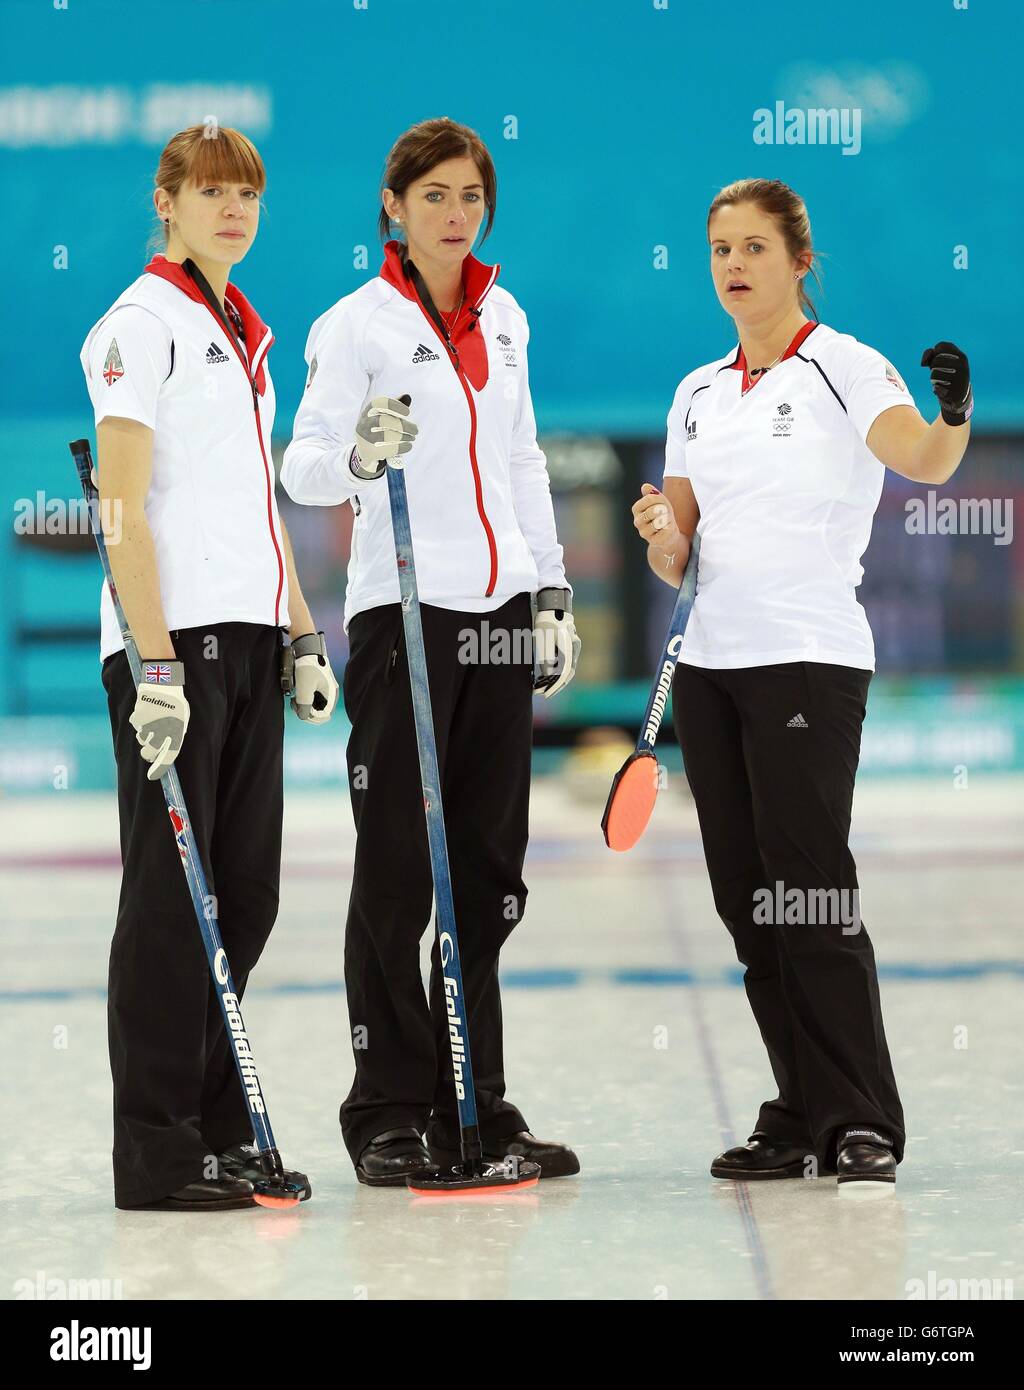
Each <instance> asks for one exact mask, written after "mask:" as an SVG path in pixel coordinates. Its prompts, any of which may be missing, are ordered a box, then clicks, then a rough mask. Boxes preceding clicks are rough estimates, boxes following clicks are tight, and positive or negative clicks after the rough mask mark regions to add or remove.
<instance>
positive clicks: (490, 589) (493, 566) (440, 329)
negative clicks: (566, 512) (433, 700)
mask: <svg viewBox="0 0 1024 1390" xmlns="http://www.w3.org/2000/svg"><path fill="white" fill-rule="evenodd" d="M418 277H419V272H418V271H416V276H415V277H414V276H412V275H410V276H409V283H410V284H411V285H412V290H413V294H415V296H416V302H417V303H418V304H419V306H420V309H421V310H422V311H423V314H424V316H425V317H426V318H427V320H428V321H429V323H430V325H431V327H432V328H433V330H434V332H435V333H436V334H437V335H438V337H439V338H440V339H441V341H442V342H443V343H444V345H445V347H446V348H447V349H448V360H449V361H450V362H451V364H452V366H453V367H454V368H455V375H456V376H457V377H458V379H459V382H460V383H461V385H462V390H463V392H464V394H465V397H466V404H467V405H468V406H469V466H470V468H471V469H472V470H473V487H474V491H475V494H476V510H477V515H478V516H479V518H480V522H481V524H482V526H483V528H484V534H485V535H486V536H487V549H488V552H489V556H490V573H489V575H488V578H487V588H486V590H485V591H484V598H490V596H491V595H492V594H493V593H494V586H495V584H497V582H498V545H497V542H496V541H495V539H494V531H493V530H492V528H491V523H490V521H489V519H488V516H487V512H486V510H485V509H484V489H483V482H482V481H481V478H480V466H479V464H478V463H477V458H476V427H477V419H476V406H475V404H474V403H473V392H472V387H471V386H470V384H469V382H468V381H467V380H466V374H465V372H464V371H463V369H462V359H461V358H460V357H459V350H458V348H457V347H456V346H455V344H454V343H453V342H452V339H451V335H450V333H449V332H448V328H447V326H446V325H445V323H444V320H443V319H441V318H440V315H439V314H438V316H437V317H436V318H435V316H434V314H431V313H430V311H429V310H428V308H427V306H426V304H425V303H424V302H423V299H422V297H421V295H420V292H419V287H418V286H417V284H416V278H418ZM424 290H426V285H424ZM427 300H428V301H429V302H430V307H431V308H432V309H436V306H435V305H434V303H433V301H432V300H431V299H430V295H429V292H428V293H427Z"/></svg>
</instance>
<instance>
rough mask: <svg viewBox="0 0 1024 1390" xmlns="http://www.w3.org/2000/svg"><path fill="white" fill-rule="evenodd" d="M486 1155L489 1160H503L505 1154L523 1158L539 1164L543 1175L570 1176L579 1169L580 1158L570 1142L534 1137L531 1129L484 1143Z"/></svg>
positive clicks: (495, 1161)
mask: <svg viewBox="0 0 1024 1390" xmlns="http://www.w3.org/2000/svg"><path fill="white" fill-rule="evenodd" d="M484 1158H485V1159H486V1160H487V1161H488V1162H489V1163H501V1162H503V1161H504V1159H506V1158H520V1159H523V1160H524V1161H525V1162H527V1163H536V1164H539V1165H540V1175H541V1177H542V1178H569V1177H572V1175H573V1173H578V1172H579V1171H580V1161H579V1159H578V1158H577V1157H576V1155H575V1154H574V1153H573V1151H572V1149H570V1148H569V1146H568V1144H553V1143H549V1142H548V1141H546V1140H544V1139H535V1138H534V1136H533V1135H532V1134H531V1133H530V1131H529V1130H528V1129H523V1130H520V1131H519V1133H518V1134H513V1135H511V1137H510V1138H508V1139H502V1140H499V1141H497V1142H488V1143H486V1144H485V1145H484Z"/></svg>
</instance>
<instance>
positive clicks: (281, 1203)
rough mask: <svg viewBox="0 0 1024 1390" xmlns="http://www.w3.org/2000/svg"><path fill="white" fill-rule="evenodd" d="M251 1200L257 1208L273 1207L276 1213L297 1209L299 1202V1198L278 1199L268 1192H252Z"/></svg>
mask: <svg viewBox="0 0 1024 1390" xmlns="http://www.w3.org/2000/svg"><path fill="white" fill-rule="evenodd" d="M252 1199H253V1201H254V1202H255V1203H256V1205H257V1206H260V1207H273V1208H274V1209H275V1210H276V1211H287V1210H288V1209H289V1208H290V1207H297V1206H298V1205H299V1203H300V1202H301V1200H302V1198H301V1197H278V1196H274V1195H272V1194H271V1193H269V1192H254V1193H253V1194H252Z"/></svg>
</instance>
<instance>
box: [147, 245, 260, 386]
mask: <svg viewBox="0 0 1024 1390" xmlns="http://www.w3.org/2000/svg"><path fill="white" fill-rule="evenodd" d="M145 273H146V274H149V275H159V277H160V279H161V280H167V281H168V282H169V283H170V284H172V285H174V286H175V287H176V288H177V289H179V290H181V292H182V294H187V295H188V297H189V299H194V300H195V301H196V303H197V304H206V300H205V299H204V298H203V295H202V291H201V290H200V288H199V286H198V285H197V284H196V282H195V281H194V280H193V279H192V277H191V275H189V273H188V271H187V270H186V269H185V267H184V266H182V265H179V264H178V263H177V262H176V261H169V260H168V259H167V258H166V256H154V257H153V259H152V260H151V261H150V263H149V265H147V266H146V271H145ZM224 298H225V299H227V300H229V301H230V302H231V303H232V304H233V305H234V306H235V308H236V309H237V310H238V312H239V314H240V315H241V319H242V324H243V327H244V328H245V350H246V352H247V353H248V354H249V365H250V366H251V365H252V360H253V356H254V354H255V352H256V350H257V349H258V348H259V345H260V344H261V343H262V342H263V339H264V338H265V337H266V335H267V333H268V332H269V331H270V330H269V329H268V328H267V325H266V324H265V323H264V322H263V320H262V319H261V318H260V316H259V314H258V313H257V312H256V310H255V309H254V308H253V307H252V305H251V304H250V303H249V301H248V300H247V299H246V297H245V295H244V294H243V293H242V291H241V290H240V289H239V288H238V286H237V285H232V284H231V283H230V282H229V283H228V287H227V289H226V291H225V293H224ZM207 308H209V305H207ZM210 312H211V313H213V310H212V309H211V310H210ZM257 385H259V383H258V382H257Z"/></svg>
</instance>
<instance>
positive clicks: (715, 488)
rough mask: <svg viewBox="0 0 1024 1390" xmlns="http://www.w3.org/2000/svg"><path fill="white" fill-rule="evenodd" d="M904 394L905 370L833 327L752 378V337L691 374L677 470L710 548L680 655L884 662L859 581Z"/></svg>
mask: <svg viewBox="0 0 1024 1390" xmlns="http://www.w3.org/2000/svg"><path fill="white" fill-rule="evenodd" d="M745 385H747V386H748V388H749V389H747V390H746V391H744V389H743V388H744V386H745ZM899 405H909V406H913V405H914V401H913V398H912V397H911V395H910V393H909V392H908V390H907V388H906V386H905V385H904V383H903V381H902V379H901V378H900V376H899V373H898V372H897V371H896V370H895V368H894V367H892V366H891V365H890V363H889V362H887V361H886V359H885V358H884V357H882V356H881V355H880V354H879V353H877V352H876V351H875V350H874V348H870V347H867V346H866V345H865V344H864V343H859V342H858V341H857V340H856V338H852V337H850V335H849V334H846V333H837V332H835V330H834V329H832V328H828V327H827V326H826V325H825V324H807V325H806V326H805V327H804V328H803V329H801V330H800V332H799V333H798V334H797V335H796V337H795V338H794V339H793V341H792V343H790V345H789V347H788V348H787V350H786V353H785V355H784V358H783V360H782V361H781V362H780V363H779V364H778V366H776V367H773V368H771V370H770V371H768V372H766V373H764V375H762V376H759V377H756V378H754V380H753V383H751V382H750V378H749V376H748V375H747V369H746V361H745V360H744V357H743V351H742V349H741V348H739V347H737V348H736V349H735V350H734V351H733V352H731V353H730V354H729V355H728V357H723V358H720V359H719V360H718V361H717V362H709V363H707V364H706V365H705V366H703V367H698V368H697V370H696V371H693V372H691V373H690V374H689V376H686V377H684V378H683V380H682V382H681V383H680V385H679V387H678V389H677V391H676V394H675V399H674V400H673V402H672V408H671V410H670V411H669V415H668V442H667V446H666V451H665V477H666V478H689V480H690V483H691V485H692V487H693V491H694V496H695V497H696V499H697V505H698V507H699V508H700V521H699V523H698V527H697V529H698V532H699V534H700V538H701V551H700V567H699V570H698V584H697V597H696V600H695V602H694V606H693V612H692V614H691V617H690V621H689V624H688V626H687V629H686V636H685V638H684V641H683V646H682V651H681V653H680V657H679V659H680V661H682V662H685V663H687V664H688V665H691V666H705V667H711V668H715V667H718V668H735V667H742V666H766V665H770V664H773V663H775V662H787V661H820V662H826V663H831V664H833V665H840V666H853V667H858V668H860V669H862V670H867V671H873V670H874V667H875V650H874V642H873V641H872V638H871V629H870V628H869V626H868V621H867V616H866V614H865V612H864V609H863V608H862V607H861V605H860V604H859V603H858V602H857V597H856V589H857V585H858V584H859V583H860V581H861V578H862V577H863V574H864V571H863V569H862V567H861V563H860V559H861V556H862V555H863V553H864V551H865V549H866V548H867V544H868V540H869V538H870V535H871V522H872V518H873V516H874V512H875V508H876V507H877V505H878V499H879V496H880V495H881V491H882V480H883V477H884V474H885V469H884V467H883V465H882V464H881V463H880V462H879V461H878V459H876V458H875V456H874V455H873V454H872V453H871V451H870V450H869V449H868V447H867V445H866V443H865V440H866V438H867V434H868V431H869V430H870V428H871V426H872V424H873V423H874V421H875V420H876V419H877V417H878V416H879V415H880V414H881V413H882V412H883V411H884V410H888V409H890V408H891V407H892V406H899Z"/></svg>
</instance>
